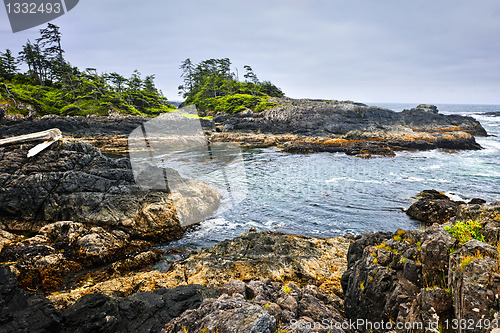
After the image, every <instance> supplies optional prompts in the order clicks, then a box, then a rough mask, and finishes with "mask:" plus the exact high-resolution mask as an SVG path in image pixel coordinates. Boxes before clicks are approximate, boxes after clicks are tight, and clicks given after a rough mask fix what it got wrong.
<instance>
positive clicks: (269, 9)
mask: <svg viewBox="0 0 500 333" xmlns="http://www.w3.org/2000/svg"><path fill="white" fill-rule="evenodd" d="M2 15H4V16H5V17H6V15H5V14H4V13H2ZM498 17H500V3H499V2H498V1H495V0H484V1H481V2H471V1H467V2H466V1H461V0H455V1H452V0H441V1H430V0H423V1H414V2H406V1H405V2H402V1H396V0H386V1H383V2H380V1H378V2H375V1H369V0H362V1H346V0H334V1H331V0H329V1H326V0H325V1H323V0H311V1H298V0H293V1H292V0H272V1H263V0H256V1H253V2H251V3H244V2H241V1H234V0H231V1H229V0H213V1H201V0H190V1H183V2H180V1H178V2H174V1H160V0H158V1H147V2H137V1H132V0H107V1H101V2H97V1H84V2H80V3H79V5H78V6H77V7H75V9H74V10H72V11H71V12H70V13H68V14H66V15H65V16H63V17H61V18H58V19H57V20H55V21H54V22H53V23H54V24H57V25H60V26H61V29H62V32H63V47H64V48H65V49H66V57H67V59H68V60H70V61H71V62H72V63H73V64H74V65H77V66H79V67H82V68H85V67H95V68H97V69H98V70H100V71H107V72H111V71H117V72H120V73H122V74H125V75H129V74H130V73H131V72H132V71H133V70H134V69H136V68H137V69H138V70H139V71H140V72H142V73H143V74H144V75H147V74H152V73H154V74H156V78H157V85H158V86H159V87H160V88H161V89H163V90H164V92H165V93H166V95H167V96H168V97H169V98H170V99H175V98H176V97H177V86H178V85H179V84H180V83H181V80H180V78H179V75H180V71H179V69H178V66H179V65H180V63H181V61H182V60H184V59H185V58H188V57H189V58H191V59H192V60H193V61H195V62H198V61H201V60H204V59H208V58H222V57H229V58H230V59H231V60H232V61H233V65H234V66H236V67H238V68H239V70H240V72H241V71H242V68H243V65H245V64H249V65H252V67H253V68H254V70H255V71H256V73H257V75H258V76H259V78H261V79H269V80H271V81H273V82H275V83H276V84H277V85H278V86H280V87H282V88H283V90H284V91H285V92H286V93H287V95H289V96H291V97H312V98H328V99H332V98H334V99H352V100H358V101H365V102H366V101H368V102H377V101H381V102H383V101H385V102H405V101H408V102H420V101H422V102H424V101H425V102H433V103H498V104H500V94H499V92H500V78H499V77H498V75H496V73H499V72H500V57H498V54H499V52H500V40H499V39H498V36H499V35H500V20H498ZM2 22H3V21H2ZM8 28H9V27H8V23H6V24H5V26H0V34H1V36H2V41H3V43H2V44H3V46H4V47H9V48H11V49H13V50H15V51H18V50H19V49H20V46H21V44H23V43H24V42H25V41H26V39H27V38H30V39H32V40H34V39H35V38H36V37H37V29H31V30H29V31H27V32H24V33H18V34H15V35H13V34H12V33H9V32H8V31H7V30H8Z"/></svg>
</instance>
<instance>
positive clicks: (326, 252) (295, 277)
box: [167, 229, 349, 295]
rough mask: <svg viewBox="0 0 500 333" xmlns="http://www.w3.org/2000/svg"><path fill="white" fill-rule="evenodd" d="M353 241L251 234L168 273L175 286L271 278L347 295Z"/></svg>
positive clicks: (196, 255) (177, 265)
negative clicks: (345, 278)
mask: <svg viewBox="0 0 500 333" xmlns="http://www.w3.org/2000/svg"><path fill="white" fill-rule="evenodd" d="M348 246H349V241H348V240H347V239H345V238H342V237H339V238H329V239H316V238H310V237H301V236H295V235H287V234H282V233H278V232H257V231H256V230H255V229H251V230H250V231H249V232H247V233H245V234H243V235H241V236H239V237H236V238H234V239H232V240H225V241H223V242H221V243H219V244H217V245H215V246H213V247H211V248H209V249H204V250H201V251H199V252H197V253H193V254H191V255H190V256H189V257H188V258H186V259H184V260H181V261H178V262H175V263H174V264H173V265H172V266H171V267H170V269H169V271H168V272H167V276H168V279H169V280H170V281H172V282H173V283H175V284H177V285H180V284H192V283H196V284H201V285H207V286H220V285H221V284H222V283H224V282H227V281H229V280H232V279H238V280H243V281H250V280H256V279H262V278H269V279H271V280H272V281H276V282H281V283H288V282H294V283H295V284H297V285H298V286H301V287H303V286H305V285H308V284H314V285H316V286H318V287H319V288H321V289H323V290H325V291H328V292H330V293H331V294H338V295H340V294H341V287H340V277H341V276H342V273H343V271H344V269H345V267H346V263H347V262H346V260H345V255H346V253H347V248H348Z"/></svg>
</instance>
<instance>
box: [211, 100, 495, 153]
mask: <svg viewBox="0 0 500 333" xmlns="http://www.w3.org/2000/svg"><path fill="white" fill-rule="evenodd" d="M276 102H277V103H278V104H279V106H277V107H274V108H272V109H269V110H266V111H264V112H262V113H253V112H251V111H246V112H242V113H237V114H234V115H228V114H216V115H214V122H215V123H216V128H217V130H218V131H219V133H215V134H214V135H213V137H212V138H211V140H213V141H236V142H242V143H243V144H244V145H246V146H251V147H262V146H269V145H275V146H278V147H282V148H283V150H284V151H288V152H313V151H314V152H315V151H320V152H345V153H347V154H350V155H360V156H363V157H369V155H371V154H377V155H387V156H392V155H394V151H399V150H407V149H410V150H411V149H415V150H428V149H436V148H445V149H481V147H480V146H479V145H478V144H477V143H476V141H475V139H474V135H475V136H485V135H486V131H485V130H484V128H483V127H482V126H481V124H480V123H479V122H478V121H476V120H475V119H473V118H471V117H464V116H458V115H443V114H439V113H438V110H437V108H436V107H435V106H433V105H419V106H417V107H416V108H414V109H411V110H404V111H403V112H394V111H391V110H388V109H383V108H379V107H372V106H367V105H364V104H360V103H353V102H338V101H318V100H292V99H286V98H285V99H278V100H276Z"/></svg>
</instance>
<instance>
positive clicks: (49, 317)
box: [0, 265, 62, 333]
mask: <svg viewBox="0 0 500 333" xmlns="http://www.w3.org/2000/svg"><path fill="white" fill-rule="evenodd" d="M0 281H1V284H0V332H40V333H45V332H47V333H48V332H58V331H60V329H61V322H62V316H61V313H60V312H59V311H58V310H56V309H55V308H54V306H53V305H52V304H51V303H50V302H49V301H48V300H47V299H46V298H45V297H43V296H42V295H37V294H34V293H31V292H28V291H25V290H23V289H21V288H19V286H18V284H17V281H16V277H15V275H14V274H13V273H12V272H11V270H10V269H9V268H8V267H7V266H3V265H0Z"/></svg>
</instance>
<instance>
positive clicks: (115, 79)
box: [108, 72, 127, 98]
mask: <svg viewBox="0 0 500 333" xmlns="http://www.w3.org/2000/svg"><path fill="white" fill-rule="evenodd" d="M108 78H109V80H110V81H111V83H112V84H113V85H114V86H115V89H116V91H117V92H118V94H119V96H120V98H122V91H123V86H124V84H125V83H126V82H127V79H126V78H125V77H123V76H121V75H120V74H118V73H116V72H113V73H109V74H108Z"/></svg>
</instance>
